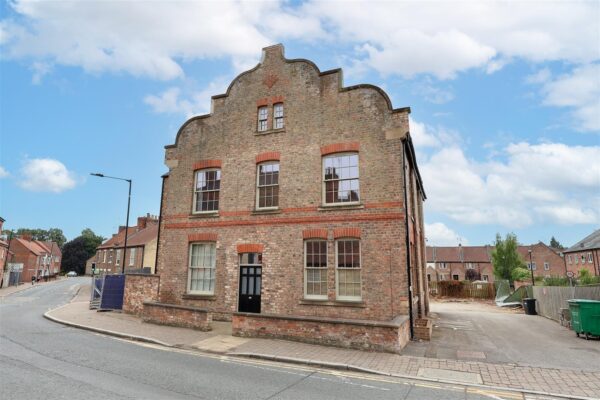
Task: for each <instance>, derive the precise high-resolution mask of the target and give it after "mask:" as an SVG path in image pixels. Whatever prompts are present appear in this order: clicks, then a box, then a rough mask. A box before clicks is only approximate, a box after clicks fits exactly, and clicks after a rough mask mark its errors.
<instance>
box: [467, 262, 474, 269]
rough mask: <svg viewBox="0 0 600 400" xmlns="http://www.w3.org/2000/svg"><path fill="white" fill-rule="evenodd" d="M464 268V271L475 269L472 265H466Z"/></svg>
mask: <svg viewBox="0 0 600 400" xmlns="http://www.w3.org/2000/svg"><path fill="white" fill-rule="evenodd" d="M465 268H466V269H474V268H475V267H473V263H467V264H466V265H465Z"/></svg>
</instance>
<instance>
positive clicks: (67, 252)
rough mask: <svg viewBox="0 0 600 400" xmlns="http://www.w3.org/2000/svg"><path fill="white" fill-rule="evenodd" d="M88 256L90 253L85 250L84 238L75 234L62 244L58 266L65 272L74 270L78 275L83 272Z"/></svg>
mask: <svg viewBox="0 0 600 400" xmlns="http://www.w3.org/2000/svg"><path fill="white" fill-rule="evenodd" d="M92 254H93V253H92ZM90 257H91V255H89V253H88V251H87V250H86V242H85V239H84V238H83V237H82V236H77V237H76V238H75V239H73V240H71V241H70V242H67V243H65V245H64V246H63V249H62V262H61V265H60V268H61V269H62V270H63V271H65V272H69V271H75V272H77V274H78V275H83V274H85V262H86V261H87V260H88V258H90Z"/></svg>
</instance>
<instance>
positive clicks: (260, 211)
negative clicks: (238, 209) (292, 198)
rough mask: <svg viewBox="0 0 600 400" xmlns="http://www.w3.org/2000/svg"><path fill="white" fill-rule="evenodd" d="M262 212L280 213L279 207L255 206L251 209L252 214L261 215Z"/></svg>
mask: <svg viewBox="0 0 600 400" xmlns="http://www.w3.org/2000/svg"><path fill="white" fill-rule="evenodd" d="M263 214H281V209H280V208H279V207H276V208H257V209H254V210H253V211H252V215H263Z"/></svg>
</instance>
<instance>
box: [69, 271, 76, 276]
mask: <svg viewBox="0 0 600 400" xmlns="http://www.w3.org/2000/svg"><path fill="white" fill-rule="evenodd" d="M67 276H77V272H75V271H69V272H67Z"/></svg>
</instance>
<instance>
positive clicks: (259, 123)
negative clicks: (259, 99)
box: [256, 106, 269, 132]
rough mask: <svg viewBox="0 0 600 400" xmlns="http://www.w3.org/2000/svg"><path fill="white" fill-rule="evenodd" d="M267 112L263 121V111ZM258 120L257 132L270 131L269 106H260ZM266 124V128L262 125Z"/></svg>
mask: <svg viewBox="0 0 600 400" xmlns="http://www.w3.org/2000/svg"><path fill="white" fill-rule="evenodd" d="M263 110H264V111H265V112H264V117H265V118H264V119H261V117H262V115H261V111H263ZM256 119H257V125H256V130H257V131H258V132H266V131H268V130H269V106H260V107H258V110H257V111H256ZM263 122H264V127H263V125H262V123H263Z"/></svg>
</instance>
